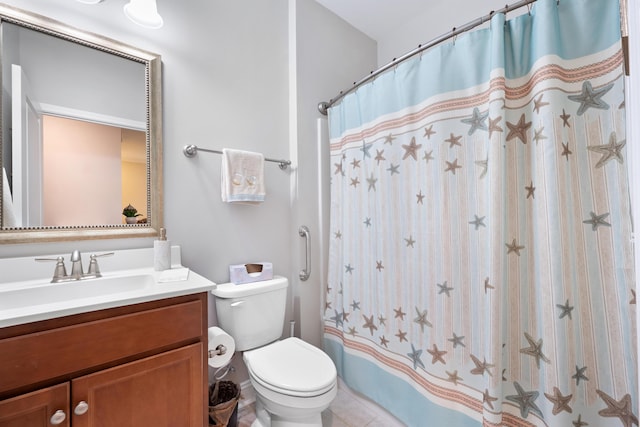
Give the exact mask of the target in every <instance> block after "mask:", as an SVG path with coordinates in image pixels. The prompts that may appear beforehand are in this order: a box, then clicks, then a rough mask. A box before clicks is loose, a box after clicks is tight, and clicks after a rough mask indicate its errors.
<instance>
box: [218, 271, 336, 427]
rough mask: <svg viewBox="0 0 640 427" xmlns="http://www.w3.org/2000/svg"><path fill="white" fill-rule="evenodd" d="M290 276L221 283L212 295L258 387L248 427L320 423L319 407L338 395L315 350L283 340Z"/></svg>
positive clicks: (323, 357) (331, 370) (329, 368)
mask: <svg viewBox="0 0 640 427" xmlns="http://www.w3.org/2000/svg"><path fill="white" fill-rule="evenodd" d="M288 283H289V282H288V280H287V279H286V278H285V277H280V276H276V277H274V278H273V279H272V280H264V281H257V282H253V283H243V284H241V285H236V284H233V283H224V284H221V285H217V286H216V288H215V289H213V290H212V291H211V292H212V293H213V294H214V295H215V297H216V314H217V317H218V322H219V325H220V327H221V328H222V329H224V330H225V331H227V333H229V334H230V335H231V336H232V337H233V339H234V341H235V345H236V351H242V352H244V353H243V359H244V362H245V364H246V365H247V370H248V372H249V380H250V381H251V384H252V385H253V388H254V389H255V391H256V417H257V418H256V421H255V422H254V423H253V424H252V427H301V426H305V427H321V426H322V416H321V413H322V411H323V410H325V409H326V408H328V407H329V404H330V403H331V401H332V400H333V399H334V398H335V396H336V394H337V389H338V386H337V371H336V367H335V365H334V364H333V361H332V360H331V358H329V356H328V355H327V354H326V353H324V352H323V351H322V350H320V349H319V348H316V347H314V346H313V345H311V344H309V343H306V342H304V341H302V340H301V339H299V338H295V337H291V338H286V339H282V340H280V338H281V335H282V330H283V326H284V313H285V309H286V301H287V298H286V297H287V288H288Z"/></svg>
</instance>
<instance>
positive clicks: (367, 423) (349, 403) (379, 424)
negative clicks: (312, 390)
mask: <svg viewBox="0 0 640 427" xmlns="http://www.w3.org/2000/svg"><path fill="white" fill-rule="evenodd" d="M242 393H243V396H242V400H241V401H240V405H239V406H240V410H239V411H238V427H250V426H251V423H252V422H253V421H254V420H255V418H256V414H255V397H254V396H253V390H247V391H245V390H243V392H242ZM245 394H246V396H245ZM322 425H323V427H396V426H397V427H400V426H404V424H402V423H401V422H400V421H398V420H397V419H395V418H394V417H393V416H392V415H391V414H389V413H388V412H387V411H385V410H384V409H382V408H381V407H379V406H377V405H376V404H375V403H373V402H371V401H370V400H369V399H367V398H366V397H363V396H362V395H360V394H359V393H357V392H355V391H353V390H350V389H349V388H348V387H347V386H346V385H345V384H344V383H343V382H342V380H341V379H340V378H338V395H337V396H336V398H335V399H334V400H333V402H332V403H331V406H330V407H329V408H328V409H327V410H326V411H324V412H323V413H322Z"/></svg>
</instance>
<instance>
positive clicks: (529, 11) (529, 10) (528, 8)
mask: <svg viewBox="0 0 640 427" xmlns="http://www.w3.org/2000/svg"><path fill="white" fill-rule="evenodd" d="M527 13H528V14H529V16H531V3H529V4H528V5H527Z"/></svg>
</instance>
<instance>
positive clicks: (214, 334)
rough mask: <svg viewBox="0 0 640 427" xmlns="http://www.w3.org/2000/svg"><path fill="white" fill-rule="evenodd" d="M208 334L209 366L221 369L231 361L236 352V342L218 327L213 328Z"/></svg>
mask: <svg viewBox="0 0 640 427" xmlns="http://www.w3.org/2000/svg"><path fill="white" fill-rule="evenodd" d="M208 332H209V334H208V335H209V346H208V349H209V366H211V367H212V368H221V367H222V366H225V365H227V364H228V363H229V361H231V358H232V357H233V353H234V352H235V351H236V342H235V341H234V339H233V337H232V336H231V335H229V334H228V333H226V332H225V331H223V330H222V329H220V328H218V327H217V326H212V327H211V328H209V329H208Z"/></svg>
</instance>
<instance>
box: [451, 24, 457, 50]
mask: <svg viewBox="0 0 640 427" xmlns="http://www.w3.org/2000/svg"><path fill="white" fill-rule="evenodd" d="M451 34H453V45H454V46H455V45H456V39H457V38H458V34H456V27H453V29H452V30H451Z"/></svg>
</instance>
